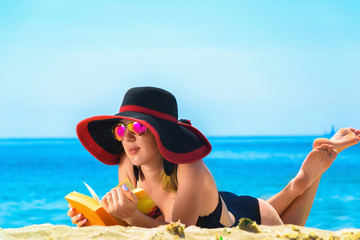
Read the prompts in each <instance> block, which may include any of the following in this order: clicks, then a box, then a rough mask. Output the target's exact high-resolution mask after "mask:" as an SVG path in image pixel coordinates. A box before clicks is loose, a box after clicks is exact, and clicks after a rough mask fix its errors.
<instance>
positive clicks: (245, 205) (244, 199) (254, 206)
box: [219, 192, 261, 226]
mask: <svg viewBox="0 0 360 240" xmlns="http://www.w3.org/2000/svg"><path fill="white" fill-rule="evenodd" d="M219 194H220V196H221V197H222V199H223V200H224V202H225V205H226V207H227V209H228V211H229V212H231V213H232V214H233V215H234V217H235V224H234V226H236V225H237V224H238V223H239V220H240V219H241V218H250V219H251V220H253V221H255V222H256V223H257V224H259V225H260V224H261V216H260V207H259V200H258V199H257V198H254V197H250V196H237V195H235V194H234V193H231V192H219Z"/></svg>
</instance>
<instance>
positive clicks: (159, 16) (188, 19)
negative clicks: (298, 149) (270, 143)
mask: <svg viewBox="0 0 360 240" xmlns="http://www.w3.org/2000/svg"><path fill="white" fill-rule="evenodd" d="M0 3H1V4H0V5H1V7H0V107H1V117H0V138H8V137H74V136H76V134H75V126H76V124H77V122H79V121H80V120H82V119H84V118H86V117H90V116H95V115H103V114H114V113H116V112H117V111H118V109H119V107H120V104H121V101H122V98H123V95H124V93H125V91H126V90H127V89H129V88H130V87H134V86H144V85H151V86H157V87H162V88H165V89H167V90H169V91H171V92H172V93H174V95H175V96H176V97H177V100H178V104H179V115H180V117H181V118H189V119H191V120H192V122H193V124H194V126H195V127H197V128H199V129H200V130H201V131H202V132H203V133H204V134H206V135H208V136H213V135H308V134H322V133H324V132H327V131H329V130H330V128H331V126H332V125H334V126H335V127H336V128H339V127H347V126H354V127H357V128H360V111H359V107H358V104H359V99H360V98H359V89H360V81H359V76H360V67H359V63H360V18H359V12H360V11H359V10H360V2H359V1H267V0H264V1H220V0H219V1H151V0H143V1H136V0H132V1H121V0H116V1H115V0H114V1H73V0H68V1H66V0H65V1H64V0H61V1H60V0H44V1H37V0H29V1H20V0H19V1H5V0H0Z"/></svg>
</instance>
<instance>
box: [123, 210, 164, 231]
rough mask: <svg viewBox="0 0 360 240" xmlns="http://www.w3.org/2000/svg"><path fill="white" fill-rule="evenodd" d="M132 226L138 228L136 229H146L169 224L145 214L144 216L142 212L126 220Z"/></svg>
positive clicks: (137, 212)
mask: <svg viewBox="0 0 360 240" xmlns="http://www.w3.org/2000/svg"><path fill="white" fill-rule="evenodd" d="M124 220H125V221H126V222H127V223H128V224H129V225H130V226H136V227H144V228H154V227H158V226H160V225H165V224H167V223H166V222H164V221H160V220H158V219H154V218H151V217H149V216H147V215H145V214H143V213H142V212H140V211H136V213H135V214H134V215H133V216H131V217H129V218H126V219H124Z"/></svg>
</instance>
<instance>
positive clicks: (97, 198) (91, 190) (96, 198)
mask: <svg viewBox="0 0 360 240" xmlns="http://www.w3.org/2000/svg"><path fill="white" fill-rule="evenodd" d="M83 183H84V184H85V186H86V187H87V189H88V190H89V192H90V194H91V196H92V197H93V198H94V199H95V200H96V201H97V202H98V203H99V204H101V201H100V198H99V197H98V195H97V194H96V193H95V191H94V190H93V189H92V188H91V187H90V186H89V185H87V184H86V182H83Z"/></svg>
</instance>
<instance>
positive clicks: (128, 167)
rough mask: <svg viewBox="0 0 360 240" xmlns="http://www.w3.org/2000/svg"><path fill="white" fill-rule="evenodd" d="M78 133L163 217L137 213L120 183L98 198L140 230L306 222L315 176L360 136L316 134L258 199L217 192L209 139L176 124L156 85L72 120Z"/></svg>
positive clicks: (78, 218) (78, 219)
mask: <svg viewBox="0 0 360 240" xmlns="http://www.w3.org/2000/svg"><path fill="white" fill-rule="evenodd" d="M77 134H78V137H79V139H80V141H81V143H82V144H83V145H84V147H85V148H86V149H87V150H88V151H89V152H90V153H91V154H92V155H93V156H94V157H96V158H97V159H98V160H100V161H101V162H103V163H105V164H108V165H115V164H118V165H119V181H123V180H124V179H126V178H129V179H130V180H131V182H132V183H133V184H134V185H135V186H136V187H140V188H143V189H145V191H146V192H147V193H148V194H149V195H150V197H151V198H152V199H153V200H154V202H155V203H156V204H157V206H158V207H159V209H160V210H161V212H162V214H161V215H160V216H158V217H157V218H151V217H149V216H147V215H144V214H143V213H141V212H139V211H138V210H137V208H136V203H137V198H136V197H135V196H134V194H133V193H132V192H131V191H129V190H128V189H127V188H126V187H125V186H123V188H116V189H113V190H111V191H110V192H109V193H107V194H106V195H105V196H104V198H103V199H102V205H103V206H104V208H105V209H106V210H107V211H108V212H109V213H111V214H112V215H113V216H115V217H116V218H120V219H123V220H124V221H125V222H127V223H128V224H129V225H131V226H139V227H156V226H159V225H162V224H165V223H169V222H172V221H173V222H176V221H181V222H182V223H183V224H185V225H186V226H189V225H196V226H199V227H205V228H216V227H224V226H228V227H229V226H234V225H236V224H237V223H238V220H239V219H240V218H242V217H247V218H251V219H252V220H254V221H256V222H257V223H258V224H264V225H279V224H283V223H286V224H287V223H289V224H296V225H305V222H306V220H307V218H308V215H309V213H310V209H311V206H312V203H313V200H314V197H315V194H316V191H317V187H318V185H319V181H320V178H321V175H322V174H323V173H324V172H325V171H326V170H327V169H328V168H329V167H330V165H331V164H332V162H333V161H334V159H335V158H336V156H337V153H339V152H341V151H342V150H343V149H345V148H347V147H349V146H351V145H354V144H357V143H358V142H359V140H360V130H355V129H353V128H345V129H340V130H339V131H338V132H337V133H336V134H335V135H334V136H333V137H332V138H331V139H316V140H315V142H314V145H313V150H312V151H311V152H310V153H309V155H308V156H307V157H306V159H305V160H304V162H303V164H302V166H301V168H300V170H299V172H298V174H297V175H296V176H295V178H294V179H292V180H291V181H290V182H289V184H288V185H287V186H286V187H285V188H284V189H283V190H282V191H281V192H280V193H278V194H276V195H275V196H273V197H272V198H270V199H269V200H267V201H264V200H262V199H256V198H253V197H250V196H236V195H235V194H232V193H229V192H218V189H217V188H216V184H215V181H214V179H213V177H212V175H211V173H210V172H209V170H208V168H207V167H206V165H205V163H204V162H203V160H202V159H203V158H204V157H205V156H206V155H208V154H209V153H210V151H211V145H210V143H209V141H208V140H207V139H206V137H205V136H204V135H203V134H201V132H200V131H198V130H197V129H196V128H194V127H193V126H191V124H190V121H187V120H180V121H178V113H177V103H176V99H175V97H174V96H173V95H172V94H171V93H169V92H167V91H165V90H163V89H159V88H153V87H139V88H132V89H130V90H129V91H128V92H127V93H126V95H125V97H124V100H123V103H122V105H121V108H120V111H119V113H118V114H115V115H114V116H96V117H91V118H87V119H85V120H83V121H81V122H80V123H79V124H78V126H77ZM68 215H69V216H70V217H71V220H72V222H73V223H74V224H76V225H77V226H79V227H80V226H83V225H85V224H86V221H87V219H84V217H83V216H82V215H81V214H78V213H77V212H76V209H73V208H71V206H70V209H69V211H68Z"/></svg>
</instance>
